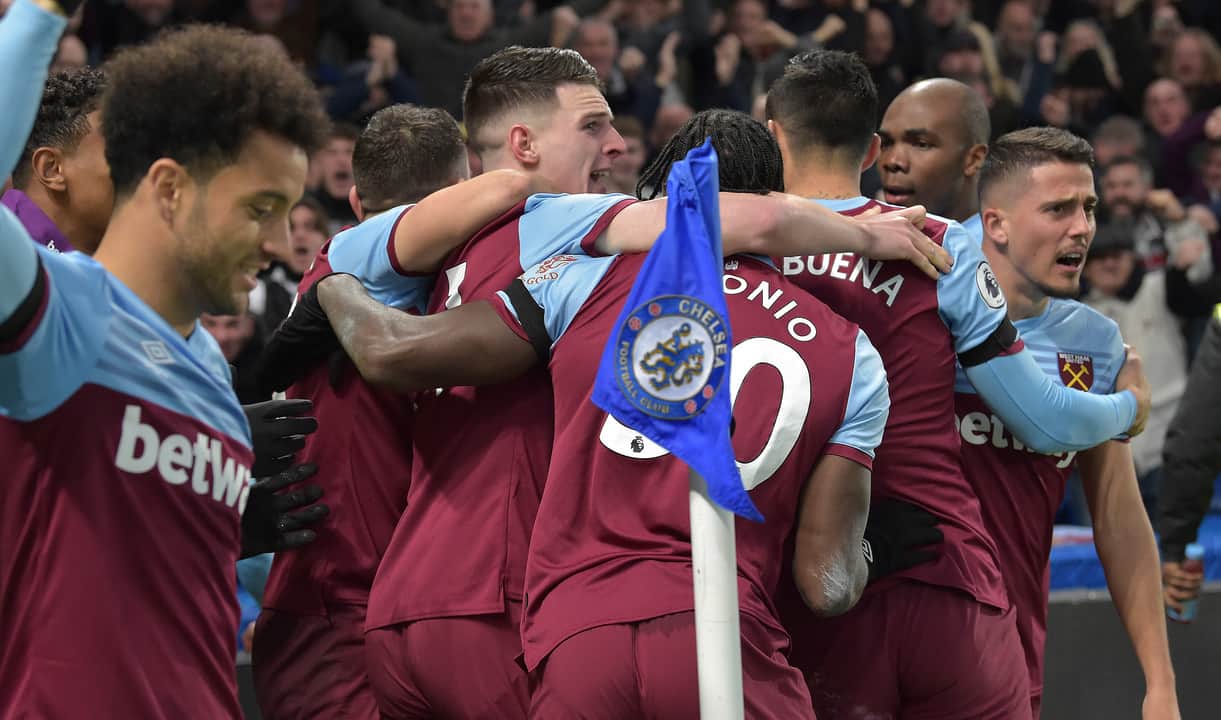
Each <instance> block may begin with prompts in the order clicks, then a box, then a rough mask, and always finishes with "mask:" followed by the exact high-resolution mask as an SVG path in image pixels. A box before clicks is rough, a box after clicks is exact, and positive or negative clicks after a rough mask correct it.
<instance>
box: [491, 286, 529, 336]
mask: <svg viewBox="0 0 1221 720" xmlns="http://www.w3.org/2000/svg"><path fill="white" fill-rule="evenodd" d="M488 304H490V305H491V306H492V310H494V311H495V312H496V316H497V317H499V318H500V321H501V322H503V323H504V324H505V325H507V326H508V328H509V329H510V330H512V331H513V333H514V334H515V335H517V336H518V337H519V338H521V339H522V340H525V341H526V342H530V335H529V333H527V332H526V329H525V328H523V327H522V326H521V322H519V321H518V319H517V315H516V314H514V312H513V310H512V308H510V307H509V300H508V296H506V295H505V293H504V291H501V292H498V293H496V294H494V295H492V296H491V297H489V298H488Z"/></svg>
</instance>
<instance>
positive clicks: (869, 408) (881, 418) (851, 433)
mask: <svg viewBox="0 0 1221 720" xmlns="http://www.w3.org/2000/svg"><path fill="white" fill-rule="evenodd" d="M889 416H890V388H889V385H888V384H887V382H886V369H885V368H884V367H883V366H882V357H881V356H880V355H878V351H877V350H876V349H875V348H874V347H873V343H871V342H869V338H868V337H867V336H866V335H865V331H864V330H858V331H857V335H856V364H855V366H854V369H853V371H852V387H851V388H850V389H849V390H848V407H847V410H846V411H845V412H844V422H843V423H842V424H841V425H840V426H839V429H838V430H836V431H835V434H834V435H832V436H831V440H830V441H829V442H831V443H834V444H836V445H846V446H848V447H850V448H853V449H855V450H859V451H861V452H863V453H865V454H866V455H868V456H869V457H873V454H874V451H875V450H877V447H878V445H880V444H881V443H882V432H883V431H884V430H885V429H886V419H887V418H888V417H889Z"/></svg>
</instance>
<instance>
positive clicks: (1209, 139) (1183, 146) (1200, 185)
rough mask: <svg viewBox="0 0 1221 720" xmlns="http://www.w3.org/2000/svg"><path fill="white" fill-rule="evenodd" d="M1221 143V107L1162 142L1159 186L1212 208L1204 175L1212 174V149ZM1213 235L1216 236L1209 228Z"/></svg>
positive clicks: (1195, 117)
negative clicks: (1210, 148)
mask: <svg viewBox="0 0 1221 720" xmlns="http://www.w3.org/2000/svg"><path fill="white" fill-rule="evenodd" d="M1217 142H1221V107H1219V108H1214V109H1212V110H1205V111H1204V112H1199V113H1196V114H1195V115H1193V116H1191V117H1189V118H1187V119H1186V120H1185V121H1183V122H1182V123H1180V124H1179V127H1178V129H1176V130H1175V131H1174V132H1172V133H1170V134H1169V135H1167V136H1166V137H1165V138H1163V140H1162V143H1161V145H1162V149H1161V154H1160V157H1159V158H1158V159H1159V161H1160V164H1159V166H1158V168H1157V173H1156V175H1157V178H1158V182H1159V185H1160V186H1162V187H1165V188H1167V189H1168V190H1170V191H1171V192H1173V193H1174V194H1175V195H1177V196H1178V197H1179V198H1182V199H1183V200H1185V201H1186V200H1194V201H1196V202H1201V203H1202V204H1204V205H1209V204H1211V200H1210V199H1209V197H1210V196H1209V192H1208V190H1207V188H1206V185H1205V180H1206V178H1205V177H1204V175H1205V174H1206V173H1207V172H1208V163H1207V160H1208V155H1209V150H1208V145H1209V144H1210V143H1212V144H1216V143H1217ZM1202 224H1204V225H1205V227H1206V229H1208V230H1209V232H1210V233H1211V232H1215V231H1214V230H1212V229H1211V228H1208V223H1202Z"/></svg>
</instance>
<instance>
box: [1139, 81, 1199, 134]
mask: <svg viewBox="0 0 1221 720" xmlns="http://www.w3.org/2000/svg"><path fill="white" fill-rule="evenodd" d="M1190 114H1191V103H1190V102H1189V101H1188V99H1187V93H1186V92H1185V91H1184V90H1183V86H1182V85H1180V84H1179V83H1178V81H1177V80H1171V79H1169V78H1162V79H1160V80H1155V81H1153V82H1152V83H1150V84H1149V87H1148V88H1146V89H1145V122H1147V123H1149V127H1151V128H1153V131H1154V132H1155V133H1157V135H1158V136H1159V137H1166V136H1167V135H1170V134H1172V133H1174V131H1175V130H1178V129H1179V126H1180V125H1182V124H1183V121H1184V120H1186V119H1187V117H1188V116H1189V115H1190Z"/></svg>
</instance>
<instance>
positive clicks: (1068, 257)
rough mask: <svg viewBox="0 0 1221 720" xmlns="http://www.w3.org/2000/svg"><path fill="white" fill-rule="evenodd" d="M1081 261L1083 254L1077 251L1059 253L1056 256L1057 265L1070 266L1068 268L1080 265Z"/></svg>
mask: <svg viewBox="0 0 1221 720" xmlns="http://www.w3.org/2000/svg"><path fill="white" fill-rule="evenodd" d="M1083 262H1085V255H1083V254H1081V253H1078V252H1073V253H1065V254H1064V255H1061V256H1059V257H1057V258H1056V264H1057V265H1062V266H1064V267H1070V268H1074V269H1075V268H1079V267H1081V263H1083Z"/></svg>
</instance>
